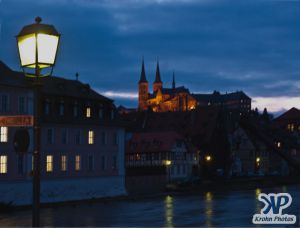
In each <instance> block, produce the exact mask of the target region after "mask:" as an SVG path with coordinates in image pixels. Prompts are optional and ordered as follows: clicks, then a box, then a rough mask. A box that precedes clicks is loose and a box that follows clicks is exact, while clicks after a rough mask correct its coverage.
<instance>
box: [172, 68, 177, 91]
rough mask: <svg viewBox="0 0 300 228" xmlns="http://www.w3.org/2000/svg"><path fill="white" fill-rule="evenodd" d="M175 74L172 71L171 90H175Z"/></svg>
mask: <svg viewBox="0 0 300 228" xmlns="http://www.w3.org/2000/svg"><path fill="white" fill-rule="evenodd" d="M175 87H176V85H175V72H174V71H173V81H172V89H175Z"/></svg>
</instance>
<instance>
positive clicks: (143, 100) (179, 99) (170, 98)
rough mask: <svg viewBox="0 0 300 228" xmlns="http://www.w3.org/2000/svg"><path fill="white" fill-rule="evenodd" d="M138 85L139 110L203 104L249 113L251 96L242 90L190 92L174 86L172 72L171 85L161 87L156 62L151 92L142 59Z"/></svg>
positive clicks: (160, 110) (173, 108) (194, 106)
mask: <svg viewBox="0 0 300 228" xmlns="http://www.w3.org/2000/svg"><path fill="white" fill-rule="evenodd" d="M138 87H139V94H138V110H139V111H145V110H152V111H154V112H170V111H190V110H193V109H195V108H197V107H205V106H221V107H224V108H226V109H228V110H238V111H239V112H240V113H249V112H250V110H251V98H250V97H249V96H247V95H246V94H245V93H244V92H243V91H236V92H233V93H226V94H221V93H220V92H218V91H214V92H213V93H212V94H192V93H190V91H189V90H188V89H187V88H185V87H184V86H179V87H176V84H175V75H174V73H173V82H172V87H171V88H165V87H163V82H162V80H161V76H160V70H159V63H158V62H157V65H156V74H155V80H154V82H153V91H152V93H150V92H149V83H148V81H147V78H146V73H145V64H144V60H143V62H142V70H141V76H140V80H139V83H138Z"/></svg>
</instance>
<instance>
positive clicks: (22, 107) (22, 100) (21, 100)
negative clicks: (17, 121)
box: [19, 97, 25, 113]
mask: <svg viewBox="0 0 300 228" xmlns="http://www.w3.org/2000/svg"><path fill="white" fill-rule="evenodd" d="M19 113H25V97H19Z"/></svg>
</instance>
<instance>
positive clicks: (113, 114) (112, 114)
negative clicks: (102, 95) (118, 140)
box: [110, 110, 115, 120]
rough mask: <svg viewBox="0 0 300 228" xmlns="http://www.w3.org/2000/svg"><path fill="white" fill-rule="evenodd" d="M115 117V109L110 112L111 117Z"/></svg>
mask: <svg viewBox="0 0 300 228" xmlns="http://www.w3.org/2000/svg"><path fill="white" fill-rule="evenodd" d="M114 118H115V111H114V110H111V112H110V119H111V120H113V119H114Z"/></svg>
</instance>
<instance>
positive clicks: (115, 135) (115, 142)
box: [113, 132, 119, 145]
mask: <svg viewBox="0 0 300 228" xmlns="http://www.w3.org/2000/svg"><path fill="white" fill-rule="evenodd" d="M113 140H114V141H113V144H114V145H118V143H119V138H118V133H117V132H115V133H114V139H113Z"/></svg>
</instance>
